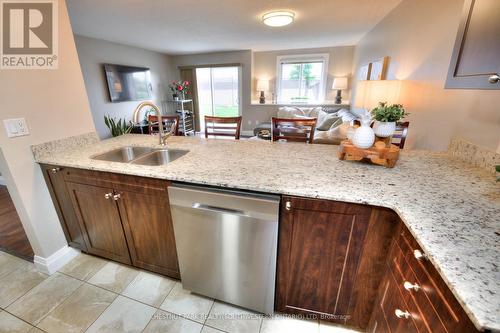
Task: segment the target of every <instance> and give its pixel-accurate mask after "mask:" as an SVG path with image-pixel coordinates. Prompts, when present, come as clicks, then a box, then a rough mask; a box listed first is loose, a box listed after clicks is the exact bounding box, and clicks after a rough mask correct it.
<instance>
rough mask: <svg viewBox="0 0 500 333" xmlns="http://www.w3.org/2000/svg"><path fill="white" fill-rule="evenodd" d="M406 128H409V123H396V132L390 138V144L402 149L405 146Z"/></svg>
mask: <svg viewBox="0 0 500 333" xmlns="http://www.w3.org/2000/svg"><path fill="white" fill-rule="evenodd" d="M408 126H410V122H409V121H405V122H397V123H396V132H395V133H394V135H393V136H392V142H391V143H392V144H393V145H395V146H398V147H399V149H403V147H404V146H405V141H406V136H407V135H408ZM394 139H396V141H394Z"/></svg>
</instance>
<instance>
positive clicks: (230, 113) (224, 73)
mask: <svg viewBox="0 0 500 333" xmlns="http://www.w3.org/2000/svg"><path fill="white" fill-rule="evenodd" d="M196 85H197V92H198V106H199V108H198V109H199V117H200V129H201V131H202V132H204V131H205V121H204V119H205V116H216V117H237V116H239V115H240V113H241V112H240V67H237V66H235V67H204V68H196Z"/></svg>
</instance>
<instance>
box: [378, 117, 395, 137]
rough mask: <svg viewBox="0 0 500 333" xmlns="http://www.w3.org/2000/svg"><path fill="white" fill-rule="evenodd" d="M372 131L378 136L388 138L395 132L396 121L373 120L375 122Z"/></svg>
mask: <svg viewBox="0 0 500 333" xmlns="http://www.w3.org/2000/svg"><path fill="white" fill-rule="evenodd" d="M373 131H374V132H375V135H376V136H378V137H381V138H388V137H390V136H392V135H393V134H394V132H396V122H395V121H378V120H375V124H373Z"/></svg>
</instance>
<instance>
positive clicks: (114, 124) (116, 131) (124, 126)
mask: <svg viewBox="0 0 500 333" xmlns="http://www.w3.org/2000/svg"><path fill="white" fill-rule="evenodd" d="M104 123H105V124H106V127H108V128H109V131H110V132H111V135H112V136H120V135H123V134H128V133H130V131H131V130H132V127H134V125H133V124H132V122H131V121H129V122H128V123H127V122H126V120H125V119H122V118H120V119H119V120H118V121H116V119H115V118H111V117H110V116H104Z"/></svg>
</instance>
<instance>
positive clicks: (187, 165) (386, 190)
mask: <svg viewBox="0 0 500 333" xmlns="http://www.w3.org/2000/svg"><path fill="white" fill-rule="evenodd" d="M122 146H148V147H149V146H151V147H157V146H156V139H155V138H153V137H150V136H141V135H126V136H122V137H118V138H114V139H109V140H104V141H99V140H97V139H96V137H95V135H94V134H91V135H84V136H79V137H74V138H71V139H67V140H61V141H58V142H52V143H48V144H43V145H39V146H36V147H33V151H34V155H35V160H36V161H37V162H38V163H41V164H49V165H54V166H60V167H71V168H78V169H84V170H97V171H103V172H112V173H118V174H125V175H133V176H141V177H147V178H154V179H161V180H170V181H179V182H186V183H192V184H202V185H210V186H217V187H225V188H234V189H242V190H251V191H258V192H265V193H276V194H282V195H290V196H298V197H305V198H317V199H325V200H334V201H341V202H349V203H356V204H365V205H372V206H379V207H386V208H389V209H392V210H393V211H394V212H396V213H397V215H398V216H399V218H400V219H401V220H402V221H403V223H404V225H405V226H406V227H407V228H408V230H409V231H410V233H411V235H412V236H413V237H414V238H415V239H416V240H417V242H418V245H419V246H420V247H421V248H422V250H423V251H424V252H425V253H426V255H427V257H428V259H429V261H430V262H431V263H432V264H433V266H434V267H435V268H436V270H437V271H438V272H439V274H440V276H441V277H442V279H443V280H444V281H445V283H446V285H447V287H448V288H449V289H450V290H451V291H452V292H453V294H454V295H455V297H456V299H457V300H458V301H459V303H460V304H461V305H462V307H463V309H464V310H465V311H466V313H467V314H468V315H469V318H470V319H471V320H472V321H473V323H474V324H475V326H476V327H477V328H478V329H490V330H494V331H500V317H499V314H500V296H499V295H500V273H499V269H498V258H499V257H500V248H499V245H498V244H499V242H498V238H499V235H498V231H499V230H500V218H499V217H500V185H499V184H498V183H496V182H495V180H494V176H493V175H492V174H491V173H488V172H487V171H484V170H482V169H478V168H476V167H473V166H470V165H468V164H466V163H464V162H461V161H459V160H458V159H456V158H453V157H451V156H450V155H448V154H447V153H433V152H425V151H409V152H406V151H403V152H402V153H401V156H400V159H399V161H398V163H397V164H396V166H395V168H393V169H386V168H382V167H377V166H373V165H368V164H360V163H355V162H346V161H340V160H338V158H337V156H336V153H337V152H336V146H329V145H304V144H299V143H281V142H275V143H271V142H266V141H252V140H247V141H229V140H204V139H200V138H197V137H190V138H185V137H172V138H169V139H168V147H169V148H173V149H185V150H189V153H188V154H186V155H184V156H182V157H181V158H179V159H177V160H175V161H173V162H172V163H171V164H168V165H166V166H161V167H157V166H143V165H133V164H124V163H117V162H106V161H97V160H93V159H91V157H92V156H94V155H96V154H99V153H104V152H106V151H109V150H112V149H114V148H118V147H122Z"/></svg>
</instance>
